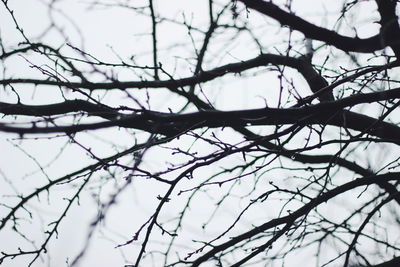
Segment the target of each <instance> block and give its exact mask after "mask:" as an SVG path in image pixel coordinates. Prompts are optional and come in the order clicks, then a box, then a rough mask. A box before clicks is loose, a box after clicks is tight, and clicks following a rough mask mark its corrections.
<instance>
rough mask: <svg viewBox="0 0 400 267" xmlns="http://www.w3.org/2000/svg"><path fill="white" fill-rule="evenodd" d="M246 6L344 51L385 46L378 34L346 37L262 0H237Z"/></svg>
mask: <svg viewBox="0 0 400 267" xmlns="http://www.w3.org/2000/svg"><path fill="white" fill-rule="evenodd" d="M239 1H240V2H243V4H245V5H246V6H247V7H248V8H251V9H254V10H257V11H258V12H260V13H261V14H264V15H266V16H268V17H271V18H273V19H275V20H277V21H278V22H279V23H281V24H282V25H286V26H289V27H290V28H291V29H294V30H297V31H299V32H301V33H303V34H304V36H305V37H306V38H309V39H314V40H318V41H322V42H325V43H326V44H329V45H333V46H335V47H337V48H339V49H341V50H343V51H346V52H362V53H371V52H374V51H377V50H381V49H383V48H385V45H384V44H383V43H382V42H381V37H380V34H377V35H375V36H372V37H370V38H366V39H360V38H357V37H346V36H343V35H340V34H338V33H336V32H334V31H331V30H328V29H325V28H322V27H319V26H316V25H314V24H312V23H310V22H308V21H306V20H304V19H302V18H300V17H298V16H296V15H294V14H293V13H289V12H286V11H284V10H282V9H281V8H279V7H278V6H277V5H275V4H273V3H272V2H271V1H269V2H266V1H263V0H239Z"/></svg>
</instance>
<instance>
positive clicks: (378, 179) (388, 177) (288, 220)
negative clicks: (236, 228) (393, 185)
mask: <svg viewBox="0 0 400 267" xmlns="http://www.w3.org/2000/svg"><path fill="white" fill-rule="evenodd" d="M399 179H400V173H397V172H395V173H386V174H382V175H373V176H368V177H362V178H358V179H356V180H354V181H351V182H348V183H346V184H343V185H341V186H338V187H336V188H335V189H332V190H330V191H328V192H326V193H324V194H321V195H319V196H318V197H316V198H314V199H313V200H311V201H310V202H309V203H307V204H305V205H304V206H303V207H301V208H299V209H298V210H296V211H295V212H293V213H291V214H289V215H287V216H284V217H281V218H276V219H272V220H270V221H268V222H266V223H264V224H262V225H260V226H258V227H254V228H253V229H252V230H250V231H247V232H245V233H243V234H241V235H238V236H236V237H234V238H232V239H231V240H229V241H227V242H225V243H223V244H221V245H218V246H215V247H213V248H212V249H211V250H210V251H208V252H207V253H205V254H204V255H203V256H200V257H199V258H198V259H196V260H195V261H194V262H193V264H192V266H193V267H195V266H199V265H200V264H201V263H203V262H205V261H207V260H208V259H210V258H212V257H213V256H214V255H215V254H217V253H218V252H221V251H224V250H225V249H227V248H230V247H232V246H234V245H235V244H237V243H239V242H242V241H244V240H246V239H249V238H251V237H253V236H255V235H257V234H259V233H262V232H264V231H267V230H268V229H272V228H274V227H277V226H279V225H281V224H292V223H294V222H295V220H297V219H298V218H300V217H302V216H305V215H306V214H308V213H309V212H310V211H311V210H312V209H313V208H315V207H317V206H318V205H320V204H322V203H324V202H326V201H328V200H330V199H332V198H334V197H335V196H337V195H340V194H342V193H344V192H347V191H349V190H352V189H354V188H357V187H360V186H365V185H370V184H375V183H378V184H379V183H383V182H387V181H392V180H399Z"/></svg>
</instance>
